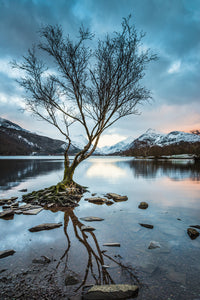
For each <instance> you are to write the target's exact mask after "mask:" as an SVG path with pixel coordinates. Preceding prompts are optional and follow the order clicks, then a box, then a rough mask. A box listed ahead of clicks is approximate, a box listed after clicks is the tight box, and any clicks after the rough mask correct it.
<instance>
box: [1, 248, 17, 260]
mask: <svg viewBox="0 0 200 300" xmlns="http://www.w3.org/2000/svg"><path fill="white" fill-rule="evenodd" d="M14 253H15V250H12V249H9V250H4V251H0V258H4V257H7V256H9V255H13V254H14Z"/></svg>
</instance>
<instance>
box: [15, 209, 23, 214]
mask: <svg viewBox="0 0 200 300" xmlns="http://www.w3.org/2000/svg"><path fill="white" fill-rule="evenodd" d="M22 213H23V212H22V211H21V210H20V209H17V210H15V214H17V215H21V214H22Z"/></svg>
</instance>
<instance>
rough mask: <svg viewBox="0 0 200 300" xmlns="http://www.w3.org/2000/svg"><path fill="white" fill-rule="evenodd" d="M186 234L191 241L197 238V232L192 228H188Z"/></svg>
mask: <svg viewBox="0 0 200 300" xmlns="http://www.w3.org/2000/svg"><path fill="white" fill-rule="evenodd" d="M187 233H188V235H189V237H190V238H191V239H192V240H194V239H196V238H197V237H198V236H199V232H198V231H197V230H196V229H194V228H188V229H187Z"/></svg>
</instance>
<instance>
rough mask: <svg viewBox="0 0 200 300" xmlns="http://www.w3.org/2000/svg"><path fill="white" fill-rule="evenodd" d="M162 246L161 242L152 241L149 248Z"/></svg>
mask: <svg viewBox="0 0 200 300" xmlns="http://www.w3.org/2000/svg"><path fill="white" fill-rule="evenodd" d="M160 247H161V245H160V243H159V242H155V241H151V242H150V244H149V247H148V249H156V248H160Z"/></svg>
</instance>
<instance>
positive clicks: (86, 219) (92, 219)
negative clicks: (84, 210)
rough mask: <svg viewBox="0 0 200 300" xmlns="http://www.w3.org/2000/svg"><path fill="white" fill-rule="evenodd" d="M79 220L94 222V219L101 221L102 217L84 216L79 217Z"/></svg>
mask: <svg viewBox="0 0 200 300" xmlns="http://www.w3.org/2000/svg"><path fill="white" fill-rule="evenodd" d="M80 220H82V221H86V222H95V221H103V220H104V219H102V218H99V217H84V218H80Z"/></svg>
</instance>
